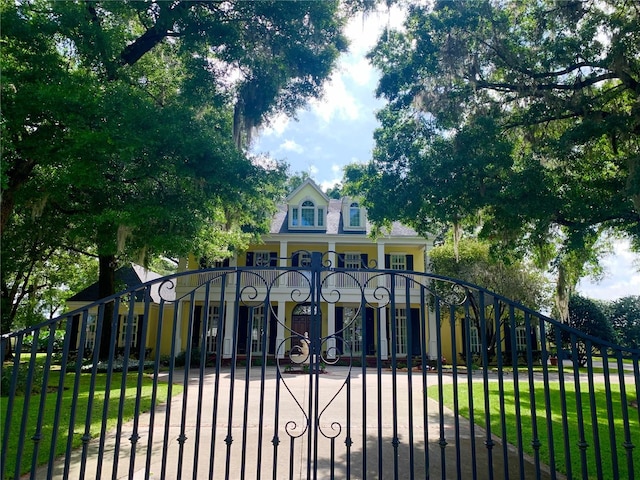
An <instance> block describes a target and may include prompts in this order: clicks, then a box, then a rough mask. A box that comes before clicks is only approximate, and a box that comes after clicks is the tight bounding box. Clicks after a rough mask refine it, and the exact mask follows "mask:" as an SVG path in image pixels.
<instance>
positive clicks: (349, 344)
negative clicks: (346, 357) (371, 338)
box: [342, 307, 362, 356]
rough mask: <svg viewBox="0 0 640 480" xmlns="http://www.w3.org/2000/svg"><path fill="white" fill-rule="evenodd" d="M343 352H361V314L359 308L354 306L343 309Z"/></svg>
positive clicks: (357, 353) (356, 353)
mask: <svg viewBox="0 0 640 480" xmlns="http://www.w3.org/2000/svg"><path fill="white" fill-rule="evenodd" d="M343 322H344V331H343V333H342V337H343V340H344V344H345V346H344V353H345V354H350V355H352V356H353V355H359V354H360V353H362V315H361V309H359V308H356V307H344V310H343Z"/></svg>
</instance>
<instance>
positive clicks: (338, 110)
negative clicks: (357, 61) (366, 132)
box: [311, 73, 360, 123]
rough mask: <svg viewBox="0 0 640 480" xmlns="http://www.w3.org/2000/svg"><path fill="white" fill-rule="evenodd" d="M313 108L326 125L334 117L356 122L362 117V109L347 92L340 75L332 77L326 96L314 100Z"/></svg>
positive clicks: (325, 92) (326, 88) (326, 89)
mask: <svg viewBox="0 0 640 480" xmlns="http://www.w3.org/2000/svg"><path fill="white" fill-rule="evenodd" d="M311 107H312V109H313V112H314V113H315V114H316V115H318V116H319V117H320V118H321V119H322V120H323V121H324V122H325V123H329V122H330V121H331V119H332V118H333V117H334V116H337V117H339V118H340V119H346V120H356V119H357V118H358V117H359V116H360V107H359V106H358V104H357V102H356V99H355V97H354V96H353V95H351V94H350V93H349V92H348V91H347V87H346V86H345V84H344V81H343V79H342V75H341V74H340V73H336V74H333V75H332V76H331V80H330V81H329V82H328V83H327V85H326V86H325V91H324V95H323V96H322V98H320V99H318V100H313V101H312V102H311Z"/></svg>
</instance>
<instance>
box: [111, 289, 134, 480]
mask: <svg viewBox="0 0 640 480" xmlns="http://www.w3.org/2000/svg"><path fill="white" fill-rule="evenodd" d="M134 308H135V294H134V293H133V292H130V293H129V312H128V313H127V328H126V329H125V334H124V336H125V340H124V358H123V360H122V372H121V377H120V399H119V400H118V423H117V425H116V442H115V447H114V449H113V457H114V463H113V475H112V477H111V478H112V480H117V478H118V476H117V472H118V463H119V462H118V460H117V459H118V457H119V456H120V442H121V435H122V426H123V425H122V417H123V414H124V402H125V399H126V396H127V377H128V375H129V355H130V354H131V338H132V331H133V318H134V315H133V312H134ZM119 333H120V332H117V333H116V335H117V337H116V338H118V337H119ZM116 345H117V340H116ZM115 352H117V348H116V349H115V351H114V352H113V354H114V355H115ZM130 473H131V474H132V475H133V473H132V472H130Z"/></svg>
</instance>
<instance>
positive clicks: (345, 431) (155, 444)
mask: <svg viewBox="0 0 640 480" xmlns="http://www.w3.org/2000/svg"><path fill="white" fill-rule="evenodd" d="M348 372H349V370H348V369H347V368H346V367H335V366H329V367H327V373H326V374H321V375H319V376H317V380H318V382H317V385H316V384H310V382H309V376H308V375H305V374H302V373H300V374H293V373H292V374H289V373H284V374H283V381H282V382H280V383H278V382H277V380H276V368H275V367H267V368H266V369H265V376H264V380H263V379H262V371H261V369H260V368H259V367H253V368H252V369H251V370H250V372H249V377H248V379H247V377H246V370H245V369H244V368H242V369H240V370H237V371H236V374H235V376H234V377H233V378H232V376H231V371H230V369H225V370H223V371H221V373H220V375H218V376H216V375H215V372H214V370H213V369H211V370H206V372H205V375H204V381H203V382H202V383H200V381H199V377H198V372H197V371H195V372H194V371H192V372H191V374H190V378H189V382H188V388H187V390H186V400H185V394H184V392H183V393H181V394H179V395H176V396H174V397H173V399H172V401H171V403H170V405H161V406H159V407H158V408H157V409H156V412H155V418H154V420H153V423H151V416H150V414H149V413H145V414H143V415H141V416H140V417H139V418H138V425H139V427H138V431H137V433H138V435H139V440H138V441H137V447H136V448H135V449H132V442H131V441H130V438H131V437H132V434H133V433H134V432H133V429H134V422H129V423H127V424H125V425H124V426H123V428H122V431H121V433H120V435H119V436H118V435H116V432H111V433H110V434H109V436H108V438H107V441H106V449H105V453H104V455H103V456H102V467H101V477H99V476H98V473H99V472H98V441H97V440H92V441H91V442H90V443H89V449H88V455H87V458H88V460H87V463H86V466H85V469H84V473H83V472H82V470H81V465H82V462H81V452H80V451H78V452H74V457H73V458H71V459H70V460H71V462H70V463H71V471H70V474H69V477H68V478H71V479H76V478H91V479H93V478H105V479H106V478H114V476H113V470H114V467H115V468H116V469H117V470H116V474H115V478H133V479H143V478H151V479H154V480H155V479H160V478H166V479H171V480H173V479H178V478H193V479H200V478H203V479H205V478H214V479H241V478H265V479H268V478H273V479H282V478H295V479H306V478H314V476H313V472H311V475H310V476H308V467H309V463H308V462H307V459H308V458H312V459H314V461H313V462H311V463H312V464H315V465H317V470H318V474H317V477H315V478H319V479H325V478H354V479H355V478H358V479H359V478H365V477H366V478H401V479H406V478H420V479H424V478H429V477H430V476H431V477H433V478H447V479H448V478H463V479H467V478H473V475H474V471H475V474H476V476H477V478H491V477H490V475H489V470H490V467H489V465H490V464H492V465H493V472H494V475H493V478H497V479H498V478H505V477H508V478H521V475H524V477H523V478H536V472H535V468H534V466H533V463H532V462H531V461H530V459H528V458H524V459H523V462H522V463H521V462H520V459H519V457H518V455H517V454H516V452H515V448H513V447H511V446H506V447H505V448H504V450H506V451H507V452H508V455H507V458H508V466H507V470H506V471H505V468H504V463H503V451H504V450H503V446H502V444H501V443H500V442H499V441H496V443H495V446H494V447H493V449H492V450H493V452H492V454H491V455H490V452H489V450H488V449H487V447H486V445H485V441H486V440H487V438H486V432H485V431H484V430H482V429H480V428H478V427H475V440H472V439H471V435H470V428H469V422H468V421H466V420H464V419H460V421H459V422H456V420H457V419H456V417H455V416H454V415H453V413H452V412H451V411H449V410H448V409H446V408H443V409H440V406H439V405H438V403H437V402H435V401H434V400H431V399H429V398H427V397H426V396H424V395H422V392H423V391H424V390H423V387H424V385H425V384H426V385H434V384H436V383H437V379H438V377H437V375H436V374H428V375H427V376H426V378H425V379H423V377H422V375H421V374H420V373H419V372H418V373H412V375H411V380H409V377H408V375H407V372H398V375H397V376H396V378H395V381H394V377H393V375H392V374H391V372H388V371H385V372H383V373H382V375H381V376H380V377H379V378H378V375H377V372H376V371H375V370H371V369H370V370H368V371H367V373H366V374H363V373H362V370H361V369H354V370H352V371H351V375H350V376H349V379H348V380H347V376H348V375H347V374H348ZM162 376H163V379H165V380H166V377H167V375H166V374H162ZM183 378H184V377H183V372H182V371H177V372H175V374H174V379H173V381H174V382H175V383H180V384H182V383H183ZM443 381H444V382H451V381H452V377H451V376H446V375H445V376H444V377H443ZM200 389H201V390H200ZM316 389H317V391H318V392H319V394H318V395H317V404H316V403H315V402H312V404H311V405H310V404H309V398H310V395H309V392H310V391H312V390H314V391H315V390H316ZM365 391H366V395H364V394H363V392H365ZM314 398H315V397H314ZM261 399H263V401H261ZM347 400H348V401H347ZM348 405H350V406H348ZM245 406H246V408H245ZM309 408H313V410H315V411H317V412H319V414H318V415H317V419H318V424H317V425H318V428H317V442H314V441H313V438H315V437H316V435H315V434H314V435H313V436H310V435H309V432H310V430H311V431H314V429H313V428H312V429H309V428H308V419H307V416H306V412H307V411H308V410H309ZM441 411H442V414H441V413H440V412H441ZM167 413H169V416H167ZM441 418H442V423H441V422H440V419H441ZM347 419H348V420H347ZM165 429H166V431H167V433H168V434H167V436H166V439H167V440H166V441H165V436H164V432H165ZM441 431H442V432H443V433H444V437H445V439H446V448H444V450H443V449H442V448H441V445H440V443H439V440H440V433H441ZM394 432H395V435H394ZM396 435H397V439H398V440H399V443H398V442H394V441H393V439H394V437H396ZM180 438H181V439H183V442H182V444H181V442H179V441H178V439H180ZM347 439H350V442H348V441H347ZM118 441H119V443H120V445H119V448H116V445H117V443H118ZM310 442H311V443H310ZM347 443H351V445H350V448H347ZM394 443H395V446H394ZM165 446H166V449H165ZM474 448H475V456H476V461H475V462H474V461H473V457H472V455H471V452H472V449H474ZM148 451H150V453H151V456H150V459H149V463H148V465H147V453H148ZM490 457H492V460H490ZM443 459H444V464H443V461H442V460H443ZM63 464H64V459H61V460H60V462H59V464H57V465H56V472H54V474H53V477H52V478H56V479H58V478H63ZM443 465H444V466H443ZM443 468H444V475H443ZM130 470H131V472H130ZM210 471H211V475H210ZM541 477H542V478H549V475H547V474H546V473H545V472H542V475H541ZM26 478H28V477H26ZM36 478H38V479H39V478H46V472H45V471H44V470H41V471H38V472H37V474H36Z"/></svg>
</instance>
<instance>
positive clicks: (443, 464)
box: [435, 297, 473, 480]
mask: <svg viewBox="0 0 640 480" xmlns="http://www.w3.org/2000/svg"><path fill="white" fill-rule="evenodd" d="M435 310H436V325H437V327H436V353H437V355H438V360H437V362H436V365H437V368H438V418H439V423H440V438H439V439H438V445H439V446H440V472H441V474H442V480H446V478H447V460H446V456H445V452H444V450H445V448H446V446H447V440H446V438H445V435H444V432H445V428H444V390H443V388H444V385H443V375H442V332H441V324H440V320H441V313H440V298H439V297H438V298H436V302H435ZM454 320H455V319H452V318H451V317H449V321H450V322H454ZM454 323H455V322H454ZM471 443H473V442H471Z"/></svg>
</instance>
